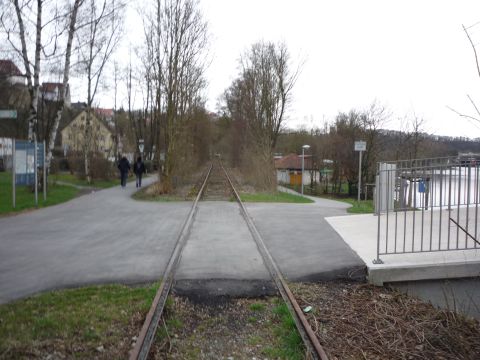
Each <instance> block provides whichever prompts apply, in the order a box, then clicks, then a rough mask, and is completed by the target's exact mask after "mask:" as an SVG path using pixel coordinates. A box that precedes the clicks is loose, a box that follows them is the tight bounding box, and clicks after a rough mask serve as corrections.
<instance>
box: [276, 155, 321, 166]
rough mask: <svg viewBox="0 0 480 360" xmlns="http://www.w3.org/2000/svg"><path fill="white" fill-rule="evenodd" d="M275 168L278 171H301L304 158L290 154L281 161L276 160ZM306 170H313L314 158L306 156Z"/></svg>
mask: <svg viewBox="0 0 480 360" xmlns="http://www.w3.org/2000/svg"><path fill="white" fill-rule="evenodd" d="M275 168H276V169H291V170H301V169H302V156H301V155H297V154H289V155H286V156H284V157H282V158H280V159H275ZM304 168H305V169H306V170H310V169H312V156H311V155H305V163H304Z"/></svg>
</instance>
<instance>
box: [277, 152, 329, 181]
mask: <svg viewBox="0 0 480 360" xmlns="http://www.w3.org/2000/svg"><path fill="white" fill-rule="evenodd" d="M303 166H304V171H305V172H304V177H303V184H304V185H308V184H310V182H311V181H312V180H314V181H319V180H320V179H319V174H318V169H317V167H316V164H315V162H314V161H313V159H312V156H311V155H305V161H304V165H303ZM275 169H276V170H277V181H278V183H279V184H290V185H292V186H294V185H300V184H301V183H302V155H297V154H289V155H286V156H283V157H280V158H278V157H276V158H275Z"/></svg>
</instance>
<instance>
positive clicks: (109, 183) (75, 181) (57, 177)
mask: <svg viewBox="0 0 480 360" xmlns="http://www.w3.org/2000/svg"><path fill="white" fill-rule="evenodd" d="M49 181H50V182H53V183H55V182H57V181H63V182H65V183H69V184H72V185H78V186H86V187H94V188H98V189H107V188H110V187H113V186H117V185H120V180H118V179H112V180H92V183H91V184H89V183H88V182H87V180H85V179H79V178H78V177H77V176H75V175H72V174H70V173H58V174H52V175H50V177H49Z"/></svg>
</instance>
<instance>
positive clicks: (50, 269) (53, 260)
mask: <svg viewBox="0 0 480 360" xmlns="http://www.w3.org/2000/svg"><path fill="white" fill-rule="evenodd" d="M152 181H154V178H149V179H145V183H144V185H148V183H149V182H152ZM134 191H135V184H134V183H129V184H128V185H127V187H126V189H122V188H121V187H120V186H118V187H115V188H111V189H106V190H102V191H97V192H94V193H91V194H89V195H84V196H81V197H79V198H76V199H74V200H72V201H70V202H68V203H64V204H61V205H57V206H52V207H48V208H44V209H40V210H37V211H33V212H30V213H27V214H22V215H16V216H11V217H4V218H0V303H2V302H7V301H9V300H12V299H16V298H21V297H24V296H27V295H30V294H34V293H37V292H40V291H45V290H51V289H58V288H64V287H72V286H81V285H85V284H95V283H112V282H124V283H138V282H145V281H153V280H158V279H159V277H160V275H161V274H162V272H163V271H164V269H165V267H166V263H167V261H168V257H169V256H170V253H171V252H172V250H173V246H174V243H175V240H176V238H177V235H178V233H179V232H180V229H181V226H182V225H183V222H184V221H185V218H186V216H187V214H188V211H189V210H190V207H191V204H190V203H189V202H178V203H158V202H155V203H154V202H138V201H134V200H132V199H131V198H130V196H131V195H132V193H133V192H134Z"/></svg>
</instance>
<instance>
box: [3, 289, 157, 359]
mask: <svg viewBox="0 0 480 360" xmlns="http://www.w3.org/2000/svg"><path fill="white" fill-rule="evenodd" d="M157 287H158V284H152V285H148V286H142V287H127V286H123V285H107V286H91V287H85V288H80V289H70V290H62V291H53V292H49V293H45V294H41V295H38V296H34V297H31V298H28V299H25V300H20V301H16V302H14V303H10V304H4V305H0V339H1V341H0V358H2V359H12V358H13V359H24V358H29V359H30V358H41V359H44V358H62V359H63V358H76V359H77V358H80V359H93V358H105V359H118V358H127V357H128V351H129V350H130V349H131V341H132V340H131V339H132V337H133V336H136V335H137V334H138V332H139V331H140V328H141V326H142V323H143V320H144V317H145V314H146V313H147V311H148V309H149V307H150V304H151V301H152V300H153V297H154V296H155V292H156V289H157ZM49 355H50V357H49Z"/></svg>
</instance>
